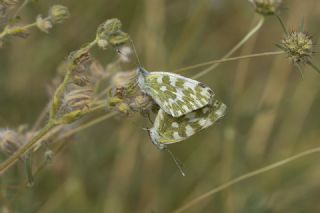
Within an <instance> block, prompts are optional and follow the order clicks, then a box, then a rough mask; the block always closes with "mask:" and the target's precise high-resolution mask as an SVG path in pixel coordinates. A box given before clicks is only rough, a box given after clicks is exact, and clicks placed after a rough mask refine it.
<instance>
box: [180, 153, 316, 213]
mask: <svg viewBox="0 0 320 213" xmlns="http://www.w3.org/2000/svg"><path fill="white" fill-rule="evenodd" d="M318 152H320V147H316V148H312V149H309V150H306V151H304V152H301V153H299V154H296V155H294V156H291V157H289V158H286V159H284V160H281V161H278V162H276V163H274V164H271V165H269V166H265V167H263V168H261V169H257V170H254V171H252V172H249V173H247V174H244V175H242V176H240V177H237V178H234V179H232V180H230V181H228V182H227V183H225V184H222V185H220V186H218V187H216V188H214V189H212V190H210V191H208V192H206V193H204V194H203V195H201V196H199V197H197V198H195V199H193V200H191V201H190V202H189V203H188V204H186V205H184V206H182V207H180V208H178V209H177V210H175V211H174V213H180V212H184V211H186V210H187V209H189V208H191V207H192V206H195V205H196V204H198V203H199V202H200V201H202V200H204V199H206V198H208V197H210V196H212V195H214V194H216V193H217V192H221V191H222V190H224V189H226V188H229V187H230V186H233V185H235V184H237V183H239V182H241V181H244V180H247V179H249V178H251V177H254V176H257V175H260V174H263V173H265V172H268V171H270V170H273V169H276V168H278V167H281V166H283V165H286V164H288V163H291V162H292V161H295V160H298V159H300V158H303V157H306V156H308V155H311V154H314V153H318Z"/></svg>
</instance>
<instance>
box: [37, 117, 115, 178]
mask: <svg viewBox="0 0 320 213" xmlns="http://www.w3.org/2000/svg"><path fill="white" fill-rule="evenodd" d="M116 114H117V112H111V113H108V114H106V115H104V116H101V117H98V118H96V119H94V120H92V121H89V122H88V123H84V124H82V125H80V126H78V127H76V128H74V129H72V130H70V131H68V132H65V133H64V134H62V135H61V136H60V137H58V138H57V139H56V140H55V142H57V141H61V140H63V139H66V138H68V137H70V136H72V135H74V134H76V133H77V132H80V131H82V130H84V129H86V128H88V127H91V126H93V125H95V124H98V123H100V122H102V121H105V120H108V119H109V118H112V117H113V116H115V115H116ZM66 144H67V143H61V144H60V145H59V146H58V147H57V148H55V150H54V153H55V154H56V153H58V152H59V151H61V150H62V149H63V147H64V146H65V145H66ZM45 164H46V162H43V163H42V164H41V165H40V166H39V167H38V168H37V169H36V171H35V172H34V175H37V174H38V173H39V172H40V171H41V170H42V169H43V168H44V167H45Z"/></svg>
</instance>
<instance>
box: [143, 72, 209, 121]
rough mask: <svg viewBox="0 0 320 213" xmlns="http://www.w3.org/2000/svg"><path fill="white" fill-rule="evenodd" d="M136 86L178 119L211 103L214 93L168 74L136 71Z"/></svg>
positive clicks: (202, 86) (188, 79)
mask: <svg viewBox="0 0 320 213" xmlns="http://www.w3.org/2000/svg"><path fill="white" fill-rule="evenodd" d="M137 76H138V78H137V79H138V80H137V82H138V86H139V87H140V89H141V90H142V91H144V92H145V93H146V94H148V95H149V96H151V97H152V98H153V100H154V101H155V102H156V103H157V104H158V105H159V106H160V108H161V109H162V110H163V111H165V112H166V113H167V114H170V115H171V116H173V117H180V116H183V115H185V114H188V113H190V112H192V111H194V110H197V109H200V108H202V107H204V106H206V105H208V104H210V103H211V102H212V99H213V96H214V93H213V91H212V90H211V89H210V88H209V87H208V86H206V85H205V84H203V83H201V82H199V81H196V80H193V79H190V78H186V77H184V76H181V75H178V74H174V73H170V72H148V71H146V70H145V69H143V68H142V67H140V68H138V70H137Z"/></svg>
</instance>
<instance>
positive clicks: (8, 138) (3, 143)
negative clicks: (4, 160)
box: [0, 129, 23, 154]
mask: <svg viewBox="0 0 320 213" xmlns="http://www.w3.org/2000/svg"><path fill="white" fill-rule="evenodd" d="M22 145H23V142H22V136H20V135H19V134H18V133H17V132H15V131H13V130H9V129H5V130H3V129H2V130H0V149H1V150H2V151H3V152H5V153H7V154H13V153H15V152H16V151H17V150H18V149H19V148H20V147H21V146H22Z"/></svg>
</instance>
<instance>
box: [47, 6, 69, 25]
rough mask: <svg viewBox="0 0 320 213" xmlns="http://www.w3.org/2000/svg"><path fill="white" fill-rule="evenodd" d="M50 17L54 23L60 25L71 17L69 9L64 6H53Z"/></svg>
mask: <svg viewBox="0 0 320 213" xmlns="http://www.w3.org/2000/svg"><path fill="white" fill-rule="evenodd" d="M48 17H49V19H50V20H51V21H52V23H54V24H60V23H63V22H64V21H65V20H66V19H68V18H69V17H70V12H69V10H68V8H67V7H65V6H63V5H53V6H52V7H51V8H50V9H49V15H48Z"/></svg>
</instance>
